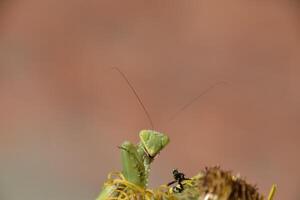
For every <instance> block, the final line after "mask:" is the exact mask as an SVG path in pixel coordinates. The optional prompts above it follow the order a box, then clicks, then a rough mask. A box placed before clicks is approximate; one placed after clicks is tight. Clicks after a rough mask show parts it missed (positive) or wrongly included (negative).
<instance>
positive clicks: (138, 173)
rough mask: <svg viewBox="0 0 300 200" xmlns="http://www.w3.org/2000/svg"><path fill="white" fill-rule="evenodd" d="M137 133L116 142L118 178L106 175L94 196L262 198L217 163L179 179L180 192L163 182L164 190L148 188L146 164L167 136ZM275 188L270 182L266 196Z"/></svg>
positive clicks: (102, 199) (117, 199) (128, 199)
mask: <svg viewBox="0 0 300 200" xmlns="http://www.w3.org/2000/svg"><path fill="white" fill-rule="evenodd" d="M139 136H140V142H139V143H138V144H132V143H130V142H128V141H126V142H124V143H123V144H122V145H121V146H120V149H121V158H122V168H123V169H122V173H119V176H120V177H121V178H120V179H112V178H109V179H110V180H109V181H108V182H107V183H106V184H104V187H103V189H102V191H101V192H100V195H99V196H98V198H97V199H96V200H264V197H263V196H262V195H260V194H259V193H258V192H257V189H256V188H255V187H253V186H251V185H250V184H248V183H246V181H244V180H243V179H239V178H237V177H235V176H232V175H231V174H230V173H229V172H226V171H223V170H221V169H220V168H218V167H213V168H209V169H206V170H205V171H201V172H200V173H199V174H197V175H196V176H194V177H192V178H191V179H187V180H185V181H183V183H182V184H183V188H182V191H180V192H174V190H173V189H174V188H168V187H167V186H166V185H164V186H162V188H164V189H165V190H164V191H161V190H156V191H153V190H150V189H148V188H147V185H148V178H149V172H150V164H151V163H152V162H153V160H154V158H155V156H156V155H157V154H158V153H159V152H160V151H161V150H162V149H163V148H164V147H166V145H167V144H168V143H169V141H170V139H169V137H168V136H166V135H165V134H163V133H159V132H156V131H152V130H142V131H141V132H140V134H139ZM275 189H276V187H275V186H273V187H272V189H271V192H270V194H269V197H268V200H272V199H273V196H274V193H275Z"/></svg>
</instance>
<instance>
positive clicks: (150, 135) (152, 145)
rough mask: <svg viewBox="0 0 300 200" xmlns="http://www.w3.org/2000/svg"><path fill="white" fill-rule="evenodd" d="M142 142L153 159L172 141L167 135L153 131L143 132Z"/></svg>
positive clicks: (141, 133) (141, 134)
mask: <svg viewBox="0 0 300 200" xmlns="http://www.w3.org/2000/svg"><path fill="white" fill-rule="evenodd" d="M140 140H141V143H142V145H143V147H144V149H145V151H146V153H147V154H148V156H149V157H151V158H154V157H155V156H156V155H157V154H158V153H159V152H160V151H161V150H162V149H163V148H164V147H165V146H166V145H167V144H168V143H169V141H170V139H169V137H168V136H166V135H165V134H163V133H159V132H156V131H152V130H142V131H141V132H140Z"/></svg>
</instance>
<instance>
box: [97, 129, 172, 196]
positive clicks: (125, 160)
mask: <svg viewBox="0 0 300 200" xmlns="http://www.w3.org/2000/svg"><path fill="white" fill-rule="evenodd" d="M139 136H140V142H139V143H138V144H136V145H135V144H132V143H131V142H128V141H125V142H124V143H123V144H122V145H121V146H120V147H119V148H120V149H121V158H122V168H123V171H122V177H123V179H124V181H125V184H129V185H131V186H134V187H135V189H137V190H138V191H144V190H146V187H147V185H148V178H149V172H150V164H151V163H152V161H153V160H154V158H155V156H156V155H157V154H158V153H159V152H160V151H161V150H162V149H163V148H164V147H165V146H166V145H167V144H168V143H169V137H168V136H166V135H165V134H163V133H159V132H156V131H152V130H142V131H141V132H140V134H139ZM124 190H128V189H124V188H123V189H122V188H121V189H120V185H118V184H117V185H107V186H106V187H104V189H103V190H102V192H101V193H100V195H99V197H98V198H97V200H107V199H115V198H116V196H120V195H122V192H123V194H124ZM125 192H128V191H125ZM135 192H136V191H135ZM125 196H126V195H125Z"/></svg>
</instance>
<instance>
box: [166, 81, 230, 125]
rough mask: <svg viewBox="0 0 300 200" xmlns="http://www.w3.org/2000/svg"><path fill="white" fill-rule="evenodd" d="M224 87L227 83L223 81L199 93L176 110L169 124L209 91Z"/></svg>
mask: <svg viewBox="0 0 300 200" xmlns="http://www.w3.org/2000/svg"><path fill="white" fill-rule="evenodd" d="M221 84H223V85H225V84H227V82H225V81H220V82H217V83H215V84H213V85H211V86H210V87H208V88H207V89H206V90H204V91H203V92H201V93H200V94H199V95H198V96H196V97H194V98H193V99H192V100H190V101H189V102H188V103H186V104H185V105H183V106H182V107H181V108H179V109H178V110H177V112H175V113H174V114H173V115H172V116H171V117H170V119H169V122H171V121H173V120H174V119H175V118H176V117H177V116H178V114H180V113H182V112H183V111H184V110H186V109H187V108H188V107H190V106H191V105H192V104H193V103H195V102H196V101H197V100H198V99H199V98H200V97H202V96H204V95H205V94H207V93H208V92H209V91H211V90H212V89H214V88H215V87H216V86H218V85H221Z"/></svg>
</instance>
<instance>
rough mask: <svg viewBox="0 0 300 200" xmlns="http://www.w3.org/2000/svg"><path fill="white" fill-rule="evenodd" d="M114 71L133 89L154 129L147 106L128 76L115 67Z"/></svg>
mask: <svg viewBox="0 0 300 200" xmlns="http://www.w3.org/2000/svg"><path fill="white" fill-rule="evenodd" d="M112 69H113V70H116V71H117V72H118V73H119V74H120V75H121V76H122V78H123V79H124V80H125V81H126V83H127V85H128V86H129V88H130V89H131V91H132V92H133V94H134V96H135V97H136V98H137V100H138V102H139V104H140V105H141V107H142V109H143V111H144V113H145V115H146V117H147V118H148V120H149V123H150V126H151V128H152V129H154V124H153V121H152V119H151V116H150V114H149V112H148V110H147V109H146V107H145V105H144V104H143V101H142V99H141V98H140V97H139V95H138V93H137V92H136V90H135V88H134V87H133V85H132V84H131V83H130V81H129V79H128V78H127V76H126V75H125V73H124V72H122V71H121V70H120V69H119V68H117V67H113V68H112Z"/></svg>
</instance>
